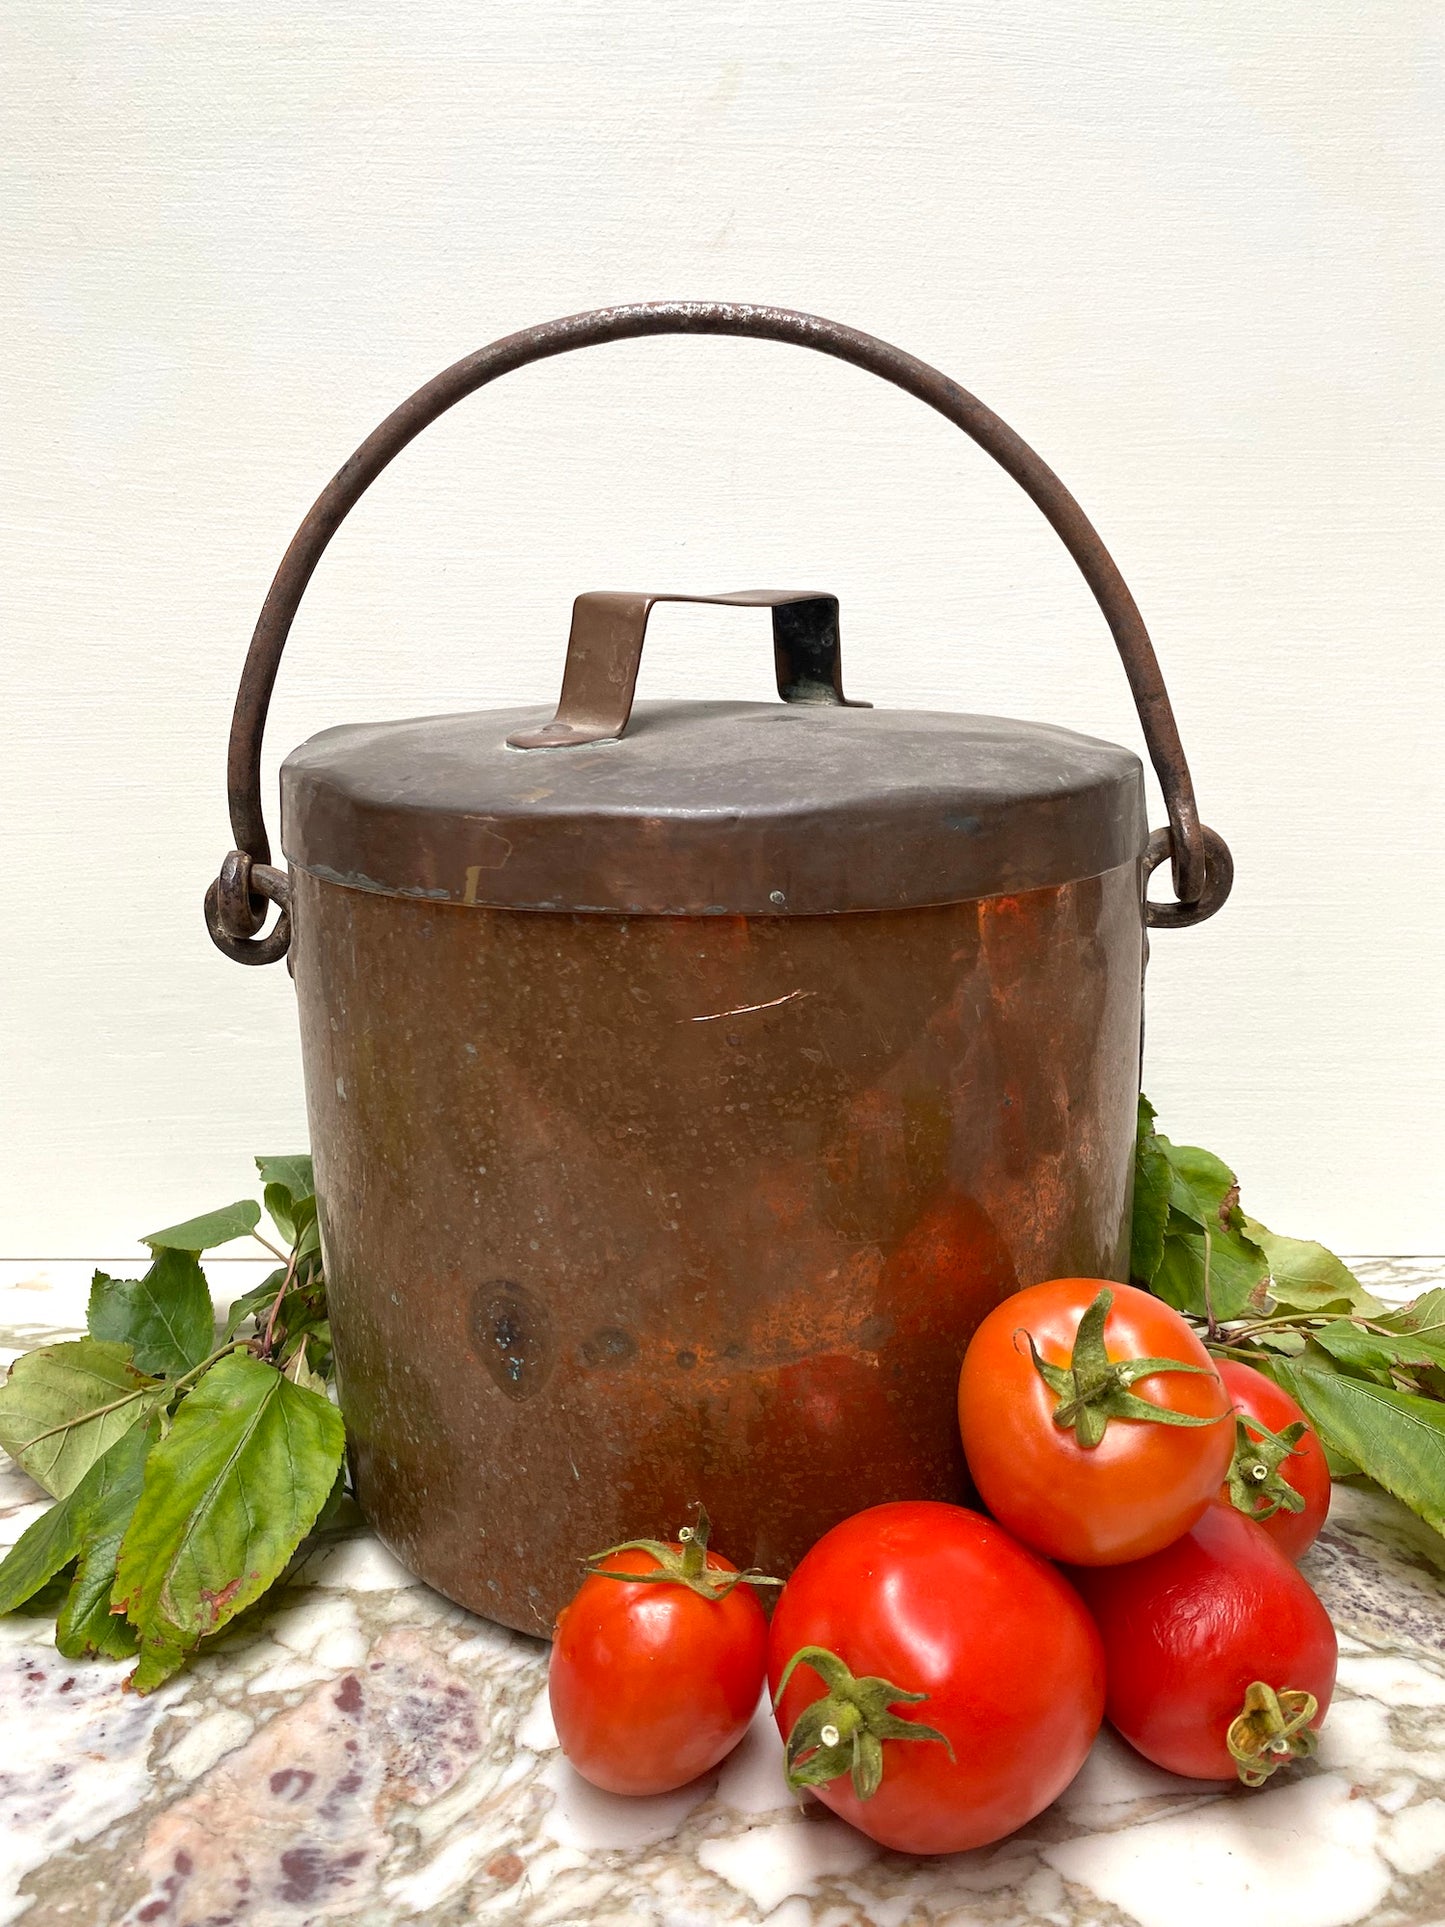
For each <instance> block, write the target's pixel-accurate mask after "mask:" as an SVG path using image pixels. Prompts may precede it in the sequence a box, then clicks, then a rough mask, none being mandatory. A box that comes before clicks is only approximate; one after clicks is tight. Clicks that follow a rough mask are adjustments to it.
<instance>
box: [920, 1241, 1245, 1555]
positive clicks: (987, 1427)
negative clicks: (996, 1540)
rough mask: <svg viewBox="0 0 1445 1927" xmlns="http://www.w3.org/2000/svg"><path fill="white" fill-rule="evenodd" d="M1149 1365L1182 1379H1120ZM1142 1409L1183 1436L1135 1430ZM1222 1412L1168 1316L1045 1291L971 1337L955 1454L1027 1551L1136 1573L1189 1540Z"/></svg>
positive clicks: (1204, 1370) (1116, 1297) (1210, 1367)
mask: <svg viewBox="0 0 1445 1927" xmlns="http://www.w3.org/2000/svg"><path fill="white" fill-rule="evenodd" d="M1101 1306H1102V1307H1103V1309H1102V1310H1101ZM1101 1320H1102V1335H1101V1333H1100V1322H1101ZM1030 1339H1032V1340H1033V1343H1034V1345H1035V1346H1036V1347H1037V1348H1038V1355H1039V1359H1040V1361H1041V1364H1042V1369H1040V1364H1038V1363H1036V1362H1035V1357H1034V1354H1033V1352H1032V1351H1031V1350H1030V1346H1029V1340H1030ZM1071 1359H1072V1362H1073V1363H1072V1369H1071V1368H1070V1361H1071ZM1152 1359H1170V1360H1176V1359H1177V1360H1178V1361H1179V1362H1180V1364H1182V1365H1185V1366H1188V1367H1191V1368H1193V1369H1191V1370H1187V1371H1169V1370H1160V1371H1157V1372H1151V1373H1148V1374H1147V1375H1143V1376H1138V1377H1135V1376H1134V1374H1133V1373H1132V1372H1131V1371H1130V1370H1129V1369H1128V1367H1129V1361H1131V1360H1134V1361H1148V1360H1152ZM1080 1395H1082V1396H1080ZM1150 1409H1155V1410H1157V1409H1172V1410H1173V1411H1175V1412H1178V1413H1180V1414H1182V1415H1183V1416H1184V1417H1185V1418H1187V1419H1189V1420H1191V1421H1192V1423H1189V1424H1183V1425H1181V1424H1169V1423H1163V1422H1160V1421H1158V1420H1153V1419H1149V1418H1147V1417H1145V1416H1143V1414H1144V1413H1145V1412H1147V1411H1148V1410H1150ZM1229 1409H1230V1405H1229V1395H1228V1393H1227V1392H1226V1391H1225V1389H1224V1386H1223V1385H1222V1384H1221V1383H1220V1380H1219V1377H1218V1375H1217V1373H1216V1371H1215V1368H1214V1362H1213V1360H1212V1359H1211V1358H1210V1356H1209V1354H1208V1353H1207V1352H1206V1351H1205V1349H1204V1347H1203V1345H1202V1344H1201V1343H1200V1341H1199V1340H1198V1339H1197V1338H1196V1337H1195V1336H1194V1333H1193V1332H1192V1331H1191V1330H1190V1329H1189V1327H1188V1325H1187V1324H1186V1323H1185V1322H1184V1320H1183V1319H1182V1318H1181V1317H1180V1316H1179V1314H1178V1312H1176V1311H1171V1309H1170V1308H1169V1306H1168V1305H1166V1304H1164V1303H1162V1301H1161V1300H1160V1299H1158V1298H1154V1297H1151V1296H1150V1294H1149V1293H1148V1292H1147V1291H1136V1290H1135V1289H1134V1288H1133V1286H1131V1285H1114V1284H1109V1283H1108V1282H1107V1281H1106V1280H1104V1279H1102V1278H1057V1279H1055V1280H1054V1281H1053V1282H1052V1283H1051V1284H1046V1285H1034V1286H1032V1287H1031V1288H1030V1289H1029V1290H1027V1291H1020V1292H1017V1293H1016V1294H1015V1295H1014V1296H1013V1297H1012V1298H1006V1299H1005V1300H1004V1302H1003V1304H1001V1305H1000V1306H998V1308H997V1309H996V1310H995V1311H992V1312H990V1313H989V1315H988V1317H987V1318H985V1320H984V1321H983V1323H982V1324H981V1325H980V1326H979V1328H978V1330H977V1332H975V1334H974V1338H973V1343H972V1344H971V1345H970V1346H969V1348H968V1351H967V1352H966V1354H965V1355H964V1360H963V1371H962V1373H961V1374H960V1376H959V1382H958V1421H959V1429H960V1431H961V1432H962V1435H963V1449H964V1453H965V1455H966V1456H967V1459H968V1469H969V1471H970V1472H971V1473H972V1474H973V1481H974V1484H975V1485H976V1486H977V1487H978V1490H979V1493H980V1495H981V1497H982V1498H983V1500H984V1502H985V1504H986V1505H987V1506H988V1509H989V1511H990V1512H992V1513H993V1515H994V1517H995V1518H996V1519H998V1520H999V1521H1000V1522H1001V1523H1002V1524H1003V1525H1006V1526H1007V1527H1008V1529H1009V1531H1010V1532H1012V1533H1015V1534H1017V1536H1018V1537H1019V1538H1020V1539H1022V1540H1023V1541H1024V1543H1025V1544H1026V1545H1030V1546H1033V1547H1034V1548H1035V1550H1036V1551H1038V1552H1042V1553H1044V1554H1046V1555H1047V1556H1048V1557H1049V1558H1051V1559H1061V1560H1064V1561H1065V1562H1066V1563H1067V1564H1069V1565H1076V1566H1111V1565H1117V1564H1121V1563H1122V1562H1123V1561H1125V1560H1129V1559H1140V1558H1143V1557H1144V1555H1145V1554H1146V1553H1150V1552H1154V1551H1156V1550H1157V1549H1158V1548H1159V1547H1160V1546H1167V1545H1168V1544H1169V1542H1170V1540H1171V1539H1177V1538H1178V1537H1179V1535H1180V1533H1181V1532H1187V1531H1188V1530H1189V1528H1190V1526H1191V1525H1193V1523H1194V1521H1195V1520H1196V1519H1197V1518H1198V1517H1199V1515H1200V1514H1201V1513H1202V1512H1203V1510H1204V1508H1205V1506H1207V1505H1208V1504H1209V1503H1210V1501H1211V1500H1212V1499H1214V1498H1215V1497H1216V1496H1217V1495H1218V1492H1219V1488H1220V1485H1221V1484H1222V1483H1223V1481H1224V1479H1225V1476H1226V1475H1227V1473H1228V1471H1229V1466H1230V1461H1231V1458H1232V1456H1233V1452H1234V1427H1233V1424H1232V1423H1231V1421H1230V1419H1229V1417H1228V1413H1229ZM1115 1413H1117V1414H1120V1415H1119V1416H1113V1415H1112V1414H1115ZM1200 1421H1204V1422H1203V1423H1201V1422H1200Z"/></svg>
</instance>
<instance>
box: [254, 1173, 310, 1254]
mask: <svg viewBox="0 0 1445 1927" xmlns="http://www.w3.org/2000/svg"><path fill="white" fill-rule="evenodd" d="M265 1197H266V1209H267V1210H268V1211H269V1212H270V1213H271V1217H272V1220H273V1221H274V1223H275V1226H276V1229H277V1230H278V1231H279V1232H280V1233H281V1236H282V1237H283V1238H284V1239H285V1241H286V1244H287V1246H288V1247H294V1246H296V1245H297V1244H299V1243H300V1241H301V1239H302V1238H303V1237H305V1235H306V1233H307V1232H308V1231H309V1230H310V1229H311V1228H312V1226H314V1224H315V1223H316V1200H315V1198H300V1199H297V1198H293V1197H292V1195H291V1193H290V1192H289V1191H288V1190H287V1188H286V1186H285V1185H284V1184H268V1185H267V1186H266V1192H265Z"/></svg>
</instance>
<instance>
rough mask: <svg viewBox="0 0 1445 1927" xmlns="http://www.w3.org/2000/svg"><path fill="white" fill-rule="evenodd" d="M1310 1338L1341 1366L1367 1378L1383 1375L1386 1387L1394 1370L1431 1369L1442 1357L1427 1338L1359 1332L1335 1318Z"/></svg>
mask: <svg viewBox="0 0 1445 1927" xmlns="http://www.w3.org/2000/svg"><path fill="white" fill-rule="evenodd" d="M1310 1337H1311V1338H1312V1339H1313V1340H1314V1342H1315V1343H1316V1344H1317V1345H1322V1346H1323V1347H1324V1349H1325V1350H1326V1351H1327V1352H1328V1353H1329V1354H1330V1356H1331V1357H1332V1358H1337V1359H1338V1360H1339V1361H1340V1363H1341V1364H1342V1365H1346V1366H1349V1367H1350V1368H1351V1370H1354V1371H1360V1372H1364V1373H1367V1374H1369V1375H1374V1374H1376V1373H1379V1374H1382V1375H1383V1382H1384V1383H1385V1384H1387V1385H1388V1384H1389V1382H1390V1374H1391V1372H1392V1371H1393V1370H1394V1369H1395V1368H1396V1367H1397V1366H1407V1367H1408V1366H1411V1365H1433V1364H1435V1363H1437V1362H1438V1360H1439V1358H1440V1357H1441V1356H1442V1355H1445V1354H1442V1353H1441V1352H1439V1351H1437V1350H1436V1349H1435V1348H1434V1347H1432V1345H1431V1343H1430V1340H1429V1339H1428V1338H1425V1339H1418V1338H1411V1337H1410V1336H1409V1335H1408V1334H1407V1333H1401V1334H1399V1335H1394V1334H1390V1333H1385V1332H1373V1331H1361V1329H1360V1327H1359V1326H1358V1325H1352V1324H1351V1323H1350V1321H1349V1320H1348V1319H1347V1318H1334V1319H1331V1321H1330V1323H1329V1324H1328V1325H1318V1326H1316V1327H1315V1328H1314V1329H1313V1330H1312V1331H1311V1332H1310Z"/></svg>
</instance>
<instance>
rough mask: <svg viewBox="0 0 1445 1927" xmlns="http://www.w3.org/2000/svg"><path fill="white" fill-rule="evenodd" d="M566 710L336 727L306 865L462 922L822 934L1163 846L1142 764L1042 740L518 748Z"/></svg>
mask: <svg viewBox="0 0 1445 1927" xmlns="http://www.w3.org/2000/svg"><path fill="white" fill-rule="evenodd" d="M546 715H547V712H546V711H545V710H539V709H506V710H493V711H489V712H484V713H481V714H473V715H465V716H430V717H423V718H420V719H417V720H413V721H407V722H392V723H378V724H369V725H368V724H347V725H343V726H341V727H339V728H336V729H328V730H324V731H323V732H322V733H321V734H320V735H319V736H314V737H312V739H311V740H310V742H308V743H304V744H303V745H302V746H301V748H299V749H297V750H294V751H293V752H292V754H291V755H290V756H289V757H288V758H287V759H286V762H285V764H284V766H283V768H282V771H281V797H282V802H281V813H282V842H283V844H284V847H285V851H286V855H287V857H288V858H289V859H290V861H291V862H292V863H293V864H295V865H296V866H297V867H298V868H300V869H303V870H308V871H310V872H311V873H312V875H314V876H317V877H320V878H323V879H324V880H326V881H328V882H332V883H340V884H345V885H347V886H348V887H349V888H351V889H356V890H373V891H379V892H381V893H383V894H386V895H391V896H406V897H434V898H435V899H436V900H437V901H438V902H442V903H474V904H490V905H498V906H503V905H504V906H507V907H510V908H513V909H524V910H562V911H597V912H605V913H611V914H617V913H624V914H635V915H664V916H669V915H670V916H729V915H740V914H741V915H751V916H770V915H771V916H789V915H791V916H811V915H817V914H819V913H826V912H831V911H842V910H890V909H899V908H904V907H910V906H915V905H922V904H931V903H954V902H959V901H962V900H964V899H966V898H972V897H984V896H995V895H999V894H1003V893H1011V892H1016V891H1021V890H1030V889H1036V888H1039V887H1041V886H1043V885H1046V884H1058V883H1065V882H1071V881H1073V880H1074V879H1076V878H1079V877H1088V876H1095V875H1097V874H1098V873H1099V872H1101V871H1104V870H1110V869H1113V868H1114V867H1115V866H1116V865H1118V864H1121V863H1128V862H1131V861H1133V860H1135V859H1137V858H1139V857H1141V856H1142V855H1143V852H1144V846H1145V843H1146V841H1147V836H1148V832H1147V829H1146V826H1145V818H1144V785H1143V776H1142V770H1141V766H1140V763H1139V759H1138V758H1137V757H1136V756H1134V755H1132V754H1131V753H1130V752H1129V751H1128V750H1125V749H1120V748H1118V747H1117V746H1116V745H1114V744H1112V743H1102V742H1098V741H1095V740H1094V739H1093V738H1092V737H1088V736H1079V735H1075V734H1074V733H1073V732H1072V731H1071V730H1066V729H1053V728H1050V727H1048V726H1047V725H1046V724H1042V723H1024V722H1011V721H1008V720H1006V719H1004V718H1001V717H995V716H962V715H947V714H937V713H933V712H929V711H919V710H877V709H858V708H845V707H841V706H837V707H834V706H827V705H823V704H819V703H814V702H808V703H802V702H795V703H783V704H772V703H736V702H650V703H640V704H638V706H637V708H636V710H635V711H634V713H633V716H632V720H631V724H630V726H629V728H628V730H627V733H626V735H625V736H623V737H622V738H621V739H620V740H612V741H601V742H595V743H591V744H584V745H581V746H578V747H575V748H568V749H565V750H551V751H535V752H529V751H525V750H519V749H515V748H512V747H510V746H509V745H508V743H507V737H508V736H509V735H512V734H515V733H518V732H520V731H531V730H536V729H538V728H539V727H540V725H542V724H543V723H544V722H545V721H546Z"/></svg>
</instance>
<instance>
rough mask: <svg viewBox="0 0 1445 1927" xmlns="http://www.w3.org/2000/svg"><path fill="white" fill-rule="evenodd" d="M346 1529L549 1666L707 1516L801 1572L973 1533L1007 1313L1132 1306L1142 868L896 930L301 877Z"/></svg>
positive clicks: (932, 913) (309, 1065)
mask: <svg viewBox="0 0 1445 1927" xmlns="http://www.w3.org/2000/svg"><path fill="white" fill-rule="evenodd" d="M293 915H294V919H295V939H294V942H295V975H296V990H297V995H298V1001H299V1006H300V1016H301V1034H302V1047H303V1055H304V1059H305V1065H306V1088H307V1102H308V1107H309V1111H310V1119H311V1130H312V1139H313V1144H314V1147H315V1154H316V1171H317V1180H318V1186H319V1191H320V1197H321V1201H322V1235H323V1241H324V1247H325V1257H326V1275H327V1284H328V1291H329V1296H330V1306H331V1319H332V1330H333V1335H334V1338H335V1343H336V1359H337V1369H338V1375H339V1384H340V1392H341V1399H342V1407H343V1410H344V1411H345V1413H346V1423H347V1430H348V1433H349V1435H350V1438H351V1441H352V1468H353V1473H354V1476H355V1481H356V1490H357V1496H358V1498H359V1500H360V1502H361V1505H362V1508H363V1510H364V1511H365V1513H366V1515H367V1517H368V1519H369V1520H370V1521H371V1523H372V1525H373V1526H374V1527H375V1528H376V1530H377V1531H378V1532H379V1533H380V1534H381V1536H382V1538H383V1539H384V1540H385V1541H386V1543H387V1544H388V1545H389V1546H391V1548H392V1549H393V1550H394V1551H395V1552H396V1553H397V1555H398V1556H399V1557H400V1558H401V1559H402V1561H403V1562H404V1563H405V1564H406V1565H407V1566H409V1567H410V1568H411V1570H412V1571H414V1572H417V1573H419V1574H420V1575H421V1576H422V1578H424V1579H426V1580H427V1581H429V1583H431V1584H432V1585H434V1586H436V1587H437V1588H438V1589H439V1590H440V1591H442V1592H444V1593H446V1594H448V1595H449V1596H450V1597H451V1598H453V1599H457V1600H460V1601H461V1602H462V1603H463V1604H464V1605H467V1606H469V1607H471V1608H472V1609H473V1610H474V1611H477V1612H481V1613H484V1614H486V1615H487V1616H488V1617H489V1618H492V1619H499V1620H502V1621H503V1622H505V1623H506V1624H508V1625H511V1626H516V1627H519V1628H521V1629H522V1630H523V1631H526V1632H532V1633H547V1632H549V1631H550V1629H551V1624H552V1619H553V1616H554V1615H555V1613H556V1611H557V1609H558V1608H559V1607H560V1606H561V1605H562V1604H563V1603H565V1601H566V1600H567V1599H568V1598H569V1597H570V1595H571V1593H572V1592H573V1591H574V1590H575V1588H576V1586H577V1584H578V1583H579V1575H580V1568H579V1566H578V1563H577V1562H578V1559H579V1556H580V1555H581V1554H583V1553H585V1552H589V1551H593V1550H595V1549H597V1548H598V1547H601V1546H606V1545H615V1544H617V1543H618V1542H619V1541H620V1540H623V1539H627V1538H633V1537H636V1536H637V1535H638V1534H639V1533H643V1532H654V1531H656V1532H671V1531H673V1530H675V1528H676V1526H677V1525H678V1524H680V1523H682V1522H683V1521H684V1520H685V1519H686V1517H687V1516H688V1514H687V1508H688V1507H689V1506H690V1505H692V1504H694V1503H695V1502H696V1501H698V1500H702V1501H703V1502H704V1503H705V1504H706V1506H707V1508H708V1511H709V1513H710V1514H711V1515H712V1518H713V1522H714V1542H715V1543H716V1544H717V1545H718V1546H719V1547H721V1548H723V1549H724V1550H725V1551H726V1552H727V1553H728V1555H729V1557H730V1558H732V1559H733V1560H735V1561H736V1562H737V1563H738V1564H739V1565H750V1564H751V1565H759V1566H761V1567H762V1568H763V1569H764V1570H765V1571H770V1572H774V1573H784V1574H785V1573H786V1572H787V1571H788V1570H789V1569H790V1568H791V1567H792V1565H793V1564H794V1563H795V1562H796V1561H797V1559H798V1558H799V1557H800V1556H801V1555H802V1553H803V1552H804V1551H806V1549H807V1548H808V1546H809V1545H810V1544H811V1543H812V1542H813V1541H814V1540H815V1539H816V1538H817V1537H818V1536H819V1535H820V1534H821V1533H822V1532H824V1531H826V1530H827V1528H828V1527H829V1526H831V1525H833V1524H835V1523H836V1522H837V1521H838V1520H839V1519H842V1518H844V1517H846V1516H847V1515H848V1514H849V1513H851V1512H854V1511H856V1510H858V1509H859V1508H860V1507H862V1506H866V1505H870V1504H874V1503H880V1502H882V1501H883V1500H886V1499H896V1498H903V1497H910V1496H922V1497H927V1498H938V1499H948V1498H955V1499H956V1498H962V1497H964V1496H965V1493H966V1486H965V1483H964V1476H963V1467H962V1463H961V1459H960V1454H959V1448H958V1427H957V1421H956V1416H955V1409H954V1402H955V1394H956V1386H957V1380H958V1367H959V1362H960V1360H961V1358H962V1354H963V1350H964V1347H965V1346H966V1344H967V1341H968V1338H969V1336H970V1334H971V1333H972V1331H973V1329H974V1327H975V1326H976V1325H977V1323H978V1322H979V1320H980V1319H981V1318H982V1317H983V1316H984V1315H985V1314H986V1313H987V1312H988V1311H989V1310H990V1309H992V1307H993V1306H994V1305H995V1304H996V1303H997V1302H998V1301H999V1300H1000V1299H1001V1298H1003V1297H1005V1296H1006V1295H1007V1294H1008V1293H1009V1292H1010V1291H1012V1290H1014V1289H1015V1288H1016V1287H1017V1286H1020V1285H1026V1284H1032V1283H1035V1282H1037V1281H1038V1280H1040V1279H1042V1278H1047V1277H1052V1276H1057V1275H1060V1274H1065V1275H1068V1274H1083V1275H1085V1276H1094V1277H1102V1278H1122V1277H1124V1276H1125V1270H1126V1262H1127V1244H1128V1238H1127V1230H1126V1227H1127V1224H1128V1211H1129V1186H1130V1175H1131V1171H1132V1165H1133V1149H1134V1130H1135V1100H1136V1096H1137V1091H1138V1065H1139V1058H1138V1047H1139V998H1140V973H1141V965H1142V949H1143V924H1142V919H1141V917H1140V895H1139V863H1138V861H1137V859H1136V860H1135V861H1132V862H1129V863H1125V864H1121V865H1119V866H1118V867H1117V868H1115V869H1113V870H1110V871H1107V872H1106V873H1104V874H1103V875H1101V876H1094V877H1089V878H1085V879H1081V880H1079V881H1078V882H1075V883H1069V884H1062V885H1057V886H1055V887H1052V888H1046V889H1041V890H1035V891H1029V892H1026V893H1023V894H1020V895H1017V896H1002V897H991V898H988V899H986V900H984V901H982V902H969V903H957V904H948V905H940V906H936V907H933V908H924V909H912V910H900V911H892V912H886V913H882V914H871V915H870V914H857V915H851V916H831V917H829V916H811V917H810V916H794V917H789V916H776V917H661V916H657V917H638V918H628V917H613V916H597V915H592V916H588V915H545V914H543V915H539V914H537V913H535V912H528V911H515V910H498V909H469V908H467V907H466V906H465V905H461V904H456V903H436V904H433V903H428V902H425V901H419V900H416V899H406V898H401V897H392V896H383V895H379V894H376V893H373V892H368V891H363V890H354V889H346V888H342V887H338V886H336V885H334V884H328V883H324V882H321V881H320V880H318V879H317V878H316V877H314V876H311V875H309V874H308V873H307V872H306V871H304V870H299V869H298V870H297V871H296V872H295V876H294V900H293Z"/></svg>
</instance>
